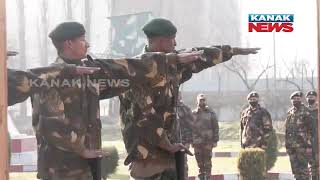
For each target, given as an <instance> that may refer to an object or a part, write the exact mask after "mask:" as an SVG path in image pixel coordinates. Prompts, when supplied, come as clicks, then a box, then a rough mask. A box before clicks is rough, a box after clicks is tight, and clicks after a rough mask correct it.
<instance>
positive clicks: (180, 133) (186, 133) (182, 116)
mask: <svg viewBox="0 0 320 180" xmlns="http://www.w3.org/2000/svg"><path fill="white" fill-rule="evenodd" d="M176 114H177V120H176V121H174V127H173V131H174V132H176V134H175V140H174V141H175V142H181V143H182V144H191V143H192V125H193V122H194V117H193V115H192V111H191V109H190V108H189V107H188V106H187V105H185V104H184V103H183V102H178V104H177V108H176Z"/></svg>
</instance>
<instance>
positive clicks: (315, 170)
mask: <svg viewBox="0 0 320 180" xmlns="http://www.w3.org/2000/svg"><path fill="white" fill-rule="evenodd" d="M318 162H319V156H318V155H317V153H313V154H312V158H310V161H309V164H310V169H311V175H312V180H319V166H318Z"/></svg>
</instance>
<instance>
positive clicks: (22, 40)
mask: <svg viewBox="0 0 320 180" xmlns="http://www.w3.org/2000/svg"><path fill="white" fill-rule="evenodd" d="M17 9H18V22H19V44H20V46H19V57H20V69H26V68H27V57H26V27H25V21H26V20H25V12H24V0H17ZM26 115H27V104H26V102H23V103H21V104H20V115H19V116H20V117H25V116H26Z"/></svg>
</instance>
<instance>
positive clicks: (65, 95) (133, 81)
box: [8, 18, 319, 180]
mask: <svg viewBox="0 0 320 180" xmlns="http://www.w3.org/2000/svg"><path fill="white" fill-rule="evenodd" d="M142 30H143V32H144V33H145V35H146V36H147V40H148V43H147V45H146V46H145V48H144V51H143V54H140V55H138V56H136V57H134V58H123V59H93V58H91V57H90V56H87V49H88V48H89V44H88V42H87V41H86V39H85V29H84V27H83V25H82V24H80V23H77V22H64V23H61V24H59V25H58V26H57V27H56V28H55V29H53V30H52V31H51V33H50V34H49V37H50V38H51V40H52V43H53V45H54V46H55V48H56V50H57V58H56V60H55V62H53V63H52V64H51V65H49V66H48V67H40V68H34V69H30V70H28V71H21V70H14V69H8V104H9V105H13V104H16V103H20V102H22V101H24V100H26V99H27V98H28V97H30V98H31V102H32V107H33V110H32V111H33V113H32V116H33V117H32V125H33V128H34V130H35V134H36V138H37V143H38V174H37V177H38V178H39V179H42V180H101V169H100V168H101V162H100V160H101V158H102V157H103V156H108V152H105V151H103V150H102V149H101V145H102V144H101V121H100V113H99V110H100V109H99V101H100V100H102V99H108V98H111V97H115V96H118V97H119V99H120V118H121V132H122V137H123V141H124V144H125V148H126V151H127V156H126V158H125V160H124V164H125V165H129V172H130V176H131V179H136V180H175V179H179V180H183V179H187V178H188V165H187V155H191V156H192V155H193V154H192V152H190V146H192V147H193V148H194V155H195V159H196V161H197V165H198V167H199V174H198V178H199V179H200V180H209V179H211V174H212V151H213V148H215V147H217V145H218V141H219V123H218V119H219V118H218V116H217V114H216V113H215V111H214V110H213V109H212V108H211V107H209V106H208V104H207V97H206V95H205V94H199V95H198V96H197V98H196V108H195V109H194V110H191V109H190V108H189V107H188V106H187V105H185V104H184V103H183V101H182V97H181V93H180V92H179V88H180V85H181V84H182V83H184V82H186V81H188V80H190V79H191V77H192V76H193V74H194V73H199V72H201V71H203V70H205V69H207V68H211V67H214V66H215V65H217V64H219V63H224V62H226V61H228V60H230V59H231V58H232V57H233V56H237V55H249V54H256V53H257V51H258V50H259V48H237V47H231V46H229V45H222V46H216V45H211V46H208V47H193V48H191V49H182V50H176V49H175V46H176V45H177V44H176V40H175V37H176V33H177V28H176V27H175V25H174V24H173V23H172V22H171V21H169V20H166V19H162V18H156V19H153V20H151V21H150V22H148V23H147V24H146V25H145V26H144V27H143V28H142ZM12 55H16V53H13V52H9V53H8V56H12ZM106 79H122V80H123V79H125V80H128V83H125V84H124V85H119V86H108V85H104V86H102V85H101V84H99V82H100V81H99V80H106ZM52 80H60V81H61V82H63V83H62V84H54V85H52V84H50V82H51V81H52ZM29 82H33V83H29ZM66 82H76V83H74V84H71V85H70V84H68V83H66ZM305 97H306V100H307V105H304V104H302V98H303V94H302V92H299V91H298V92H294V93H293V94H292V95H291V96H290V99H291V102H292V108H290V109H289V111H288V114H287V118H286V121H285V126H286V131H285V139H286V143H285V146H286V149H287V152H288V154H289V157H290V162H291V167H292V172H293V174H294V176H295V178H296V179H297V180H307V179H309V178H310V177H312V180H316V179H317V180H318V177H319V173H318V158H319V157H318V154H317V152H318V145H317V142H318V139H317V137H318V136H317V133H318V132H317V123H318V121H317V113H318V106H317V102H316V98H317V93H316V92H315V91H310V92H308V93H307V94H306V96H305ZM259 99H260V97H259V94H258V93H257V92H250V93H249V94H248V96H247V102H248V105H247V106H246V108H244V109H243V110H242V112H241V115H240V131H241V135H240V144H241V148H244V149H245V148H261V149H264V150H265V149H266V148H267V147H268V142H267V139H268V137H269V136H270V133H271V132H272V130H273V125H272V118H271V115H270V113H269V112H268V110H267V109H265V108H264V107H262V106H261V105H260V104H259ZM181 153H182V157H183V158H182V161H181V162H182V163H181V164H179V163H180V161H179V162H178V160H177V159H178V158H177V157H178V156H179V155H181ZM180 159H181V158H180ZM180 168H181V169H182V170H181V171H180V170H178V169H180ZM310 169H311V170H310Z"/></svg>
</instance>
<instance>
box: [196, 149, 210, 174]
mask: <svg viewBox="0 0 320 180" xmlns="http://www.w3.org/2000/svg"><path fill="white" fill-rule="evenodd" d="M193 148H194V154H195V157H196V160H197V164H198V167H199V175H198V176H199V177H200V176H210V175H211V168H212V162H211V159H212V148H213V144H194V145H193Z"/></svg>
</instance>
